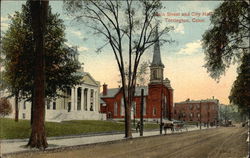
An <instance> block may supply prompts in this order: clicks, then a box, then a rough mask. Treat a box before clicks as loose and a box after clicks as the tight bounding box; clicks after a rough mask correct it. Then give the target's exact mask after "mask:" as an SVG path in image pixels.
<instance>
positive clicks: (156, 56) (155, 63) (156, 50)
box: [151, 27, 164, 67]
mask: <svg viewBox="0 0 250 158" xmlns="http://www.w3.org/2000/svg"><path fill="white" fill-rule="evenodd" d="M155 40H156V43H155V45H154V54H153V61H152V63H151V66H163V67H164V64H163V63H162V61H161V52H160V42H159V36H158V27H157V28H156V33H155Z"/></svg>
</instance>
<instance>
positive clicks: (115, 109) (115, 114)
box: [114, 102, 117, 116]
mask: <svg viewBox="0 0 250 158" xmlns="http://www.w3.org/2000/svg"><path fill="white" fill-rule="evenodd" d="M114 116H117V102H115V103H114Z"/></svg>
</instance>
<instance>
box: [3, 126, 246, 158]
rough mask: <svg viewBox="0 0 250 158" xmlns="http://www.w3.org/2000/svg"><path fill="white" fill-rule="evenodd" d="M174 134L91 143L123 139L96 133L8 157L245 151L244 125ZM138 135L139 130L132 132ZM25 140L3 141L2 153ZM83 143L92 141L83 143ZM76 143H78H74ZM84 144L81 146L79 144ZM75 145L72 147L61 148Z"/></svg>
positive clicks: (237, 153)
mask: <svg viewBox="0 0 250 158" xmlns="http://www.w3.org/2000/svg"><path fill="white" fill-rule="evenodd" d="M191 130H194V131H192V132H183V133H176V134H173V135H169V134H168V135H163V136H155V137H145V138H140V139H131V140H126V141H125V140H124V141H115V142H112V143H101V144H93V143H98V142H107V141H113V140H122V139H123V136H124V135H123V134H116V135H105V136H95V137H82V138H69V139H58V140H49V141H48V143H49V144H50V149H52V148H54V149H55V148H58V149H56V150H51V151H46V152H33V153H30V152H29V153H24V154H18V155H9V156H7V157H20V158H26V157H38V158H40V157H41V158H42V157H49V158H50V157H51V158H57V157H58V158H59V157H60V158H61V157H65V158H69V157H74V158H75V157H76V158H77V157H86V158H90V157H93V158H96V157H100V158H101V157H103V158H104V157H119V158H120V157H129V158H130V157H131V158H133V157H143V158H146V157H150V158H151V157H157V158H160V157H166V155H167V157H213V158H214V157H234V158H237V157H244V156H246V155H247V144H246V143H245V140H246V130H247V129H246V128H240V127H228V128H223V127H221V128H213V129H207V130H202V131H195V130H197V128H192V129H190V130H189V131H191ZM150 135H151V136H152V135H159V131H154V132H145V136H150ZM134 137H138V134H134ZM25 144H26V142H18V143H3V146H2V147H3V148H2V151H4V153H5V154H6V153H10V152H16V151H25V150H26V151H27V150H28V149H26V148H22V147H21V146H23V145H25ZM84 144H92V145H85V146H84ZM77 145H78V146H77ZM79 145H83V146H79ZM69 146H74V147H72V148H62V147H69Z"/></svg>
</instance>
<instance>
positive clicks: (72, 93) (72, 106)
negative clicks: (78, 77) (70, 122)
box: [70, 87, 75, 111]
mask: <svg viewBox="0 0 250 158" xmlns="http://www.w3.org/2000/svg"><path fill="white" fill-rule="evenodd" d="M74 89H75V88H74V87H73V88H71V109H70V111H72V110H73V108H74V101H75V98H74V97H75V94H74V93H75V91H74Z"/></svg>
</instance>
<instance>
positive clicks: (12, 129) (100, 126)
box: [0, 118, 159, 139]
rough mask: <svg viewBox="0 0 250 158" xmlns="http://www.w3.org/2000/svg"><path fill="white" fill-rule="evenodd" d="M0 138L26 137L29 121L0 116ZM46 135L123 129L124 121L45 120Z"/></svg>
mask: <svg viewBox="0 0 250 158" xmlns="http://www.w3.org/2000/svg"><path fill="white" fill-rule="evenodd" d="M0 128H1V129H0V132H1V133H0V139H16V138H28V137H29V136H30V133H31V127H30V121H29V120H19V121H18V122H15V121H14V120H13V119H7V118H0ZM45 128H46V133H47V137H51V136H66V135H78V134H86V133H98V132H115V131H123V130H124V123H121V122H119V123H117V122H111V121H93V120H79V121H78V120H77V121H65V122H60V123H57V122H46V123H45ZM144 128H145V129H158V128H159V125H157V124H145V125H144Z"/></svg>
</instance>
